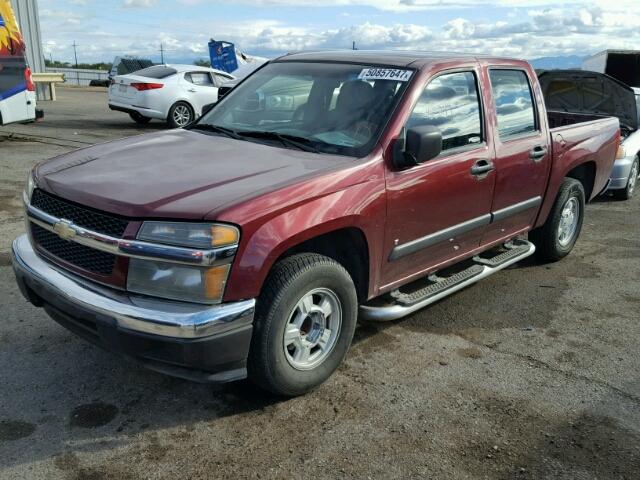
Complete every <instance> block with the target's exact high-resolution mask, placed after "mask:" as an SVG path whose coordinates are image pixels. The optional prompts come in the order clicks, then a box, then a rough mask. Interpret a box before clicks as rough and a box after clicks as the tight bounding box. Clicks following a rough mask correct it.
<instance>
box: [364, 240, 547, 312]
mask: <svg viewBox="0 0 640 480" xmlns="http://www.w3.org/2000/svg"><path fill="white" fill-rule="evenodd" d="M503 248H504V249H506V251H504V252H500V253H498V254H497V255H494V256H493V257H488V258H487V257H481V256H479V255H478V256H475V257H473V259H472V260H471V261H472V262H473V263H472V265H470V266H469V267H467V268H466V269H464V270H461V271H459V272H457V273H455V274H453V275H450V276H447V277H438V276H437V275H431V276H429V277H428V282H429V283H428V284H427V285H426V286H424V287H422V288H420V289H418V290H415V291H413V292H411V293H403V292H401V291H400V290H394V291H393V292H391V293H390V297H391V303H387V304H384V305H373V304H368V305H361V306H360V317H361V318H362V319H364V320H369V321H376V322H387V321H390V320H397V319H399V318H402V317H405V316H407V315H410V314H411V313H413V312H415V311H417V310H420V309H421V308H424V307H426V306H427V305H431V304H432V303H435V302H437V301H438V300H441V299H442V298H444V297H447V296H449V295H451V294H452V293H454V292H457V291H459V290H462V289H463V288H465V287H467V286H469V285H472V284H474V283H476V282H478V281H479V280H482V279H483V278H486V277H488V276H489V275H493V274H494V273H496V272H498V271H500V270H502V269H504V268H507V267H509V266H511V265H513V264H514V263H516V262H519V261H520V260H522V259H523V258H526V257H528V256H530V255H533V253H534V252H535V251H536V247H535V246H534V245H533V243H531V242H529V241H527V240H515V241H513V242H510V243H507V244H505V245H504V246H503Z"/></svg>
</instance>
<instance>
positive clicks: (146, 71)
mask: <svg viewBox="0 0 640 480" xmlns="http://www.w3.org/2000/svg"><path fill="white" fill-rule="evenodd" d="M176 73H178V71H177V70H176V69H175V68H171V67H166V66H164V65H154V66H153V67H148V68H143V69H142V70H138V71H137V72H133V75H138V76H139V77H147V78H167V77H170V76H171V75H175V74H176Z"/></svg>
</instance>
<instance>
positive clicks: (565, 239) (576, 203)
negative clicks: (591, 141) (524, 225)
mask: <svg viewBox="0 0 640 480" xmlns="http://www.w3.org/2000/svg"><path fill="white" fill-rule="evenodd" d="M584 206H585V194H584V187H583V186H582V183H580V182H579V181H578V180H576V179H575V178H565V179H564V181H563V182H562V185H561V186H560V190H559V191H558V196H557V197H556V201H555V203H554V204H553V208H552V209H551V212H549V217H547V221H546V222H545V223H544V225H543V226H542V227H540V228H536V229H535V230H532V231H531V232H530V233H529V239H530V240H531V241H532V242H533V243H534V244H535V246H536V255H537V256H538V258H540V259H542V260H545V261H549V262H556V261H558V260H560V259H562V258H564V257H566V256H567V255H569V252H571V250H572V249H573V246H574V245H575V244H576V240H578V236H579V235H580V230H581V229H582V221H583V219H584Z"/></svg>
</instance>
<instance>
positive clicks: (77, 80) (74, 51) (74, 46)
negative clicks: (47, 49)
mask: <svg viewBox="0 0 640 480" xmlns="http://www.w3.org/2000/svg"><path fill="white" fill-rule="evenodd" d="M77 46H78V45H77V44H76V41H75V40H74V41H73V56H74V58H75V59H76V82H77V83H78V86H80V72H78V52H77V51H76V47H77Z"/></svg>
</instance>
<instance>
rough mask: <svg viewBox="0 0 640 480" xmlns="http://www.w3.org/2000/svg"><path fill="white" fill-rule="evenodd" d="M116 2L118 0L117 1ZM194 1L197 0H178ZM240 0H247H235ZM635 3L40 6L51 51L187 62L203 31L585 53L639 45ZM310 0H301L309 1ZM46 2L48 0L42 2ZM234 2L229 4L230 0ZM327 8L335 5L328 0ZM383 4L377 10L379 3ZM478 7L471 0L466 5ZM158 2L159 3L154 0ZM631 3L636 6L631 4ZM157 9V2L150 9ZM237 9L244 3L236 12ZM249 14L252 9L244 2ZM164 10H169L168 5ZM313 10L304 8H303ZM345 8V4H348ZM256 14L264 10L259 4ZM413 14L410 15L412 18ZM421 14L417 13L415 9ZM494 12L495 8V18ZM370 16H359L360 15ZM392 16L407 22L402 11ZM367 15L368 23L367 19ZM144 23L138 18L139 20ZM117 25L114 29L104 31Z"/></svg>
mask: <svg viewBox="0 0 640 480" xmlns="http://www.w3.org/2000/svg"><path fill="white" fill-rule="evenodd" d="M119 1H120V0H119ZM154 1H156V0H124V2H125V4H126V3H128V4H129V6H130V7H134V6H137V7H144V6H149V5H150V4H151V3H152V2H154ZM181 1H182V2H183V3H190V4H193V3H196V2H199V1H200V0H181ZM239 1H240V2H241V3H242V2H247V3H248V0H239ZM637 1H638V0H633V3H629V1H628V0H617V1H616V3H613V2H609V4H608V5H607V4H606V2H604V1H600V0H594V1H585V2H582V4H581V5H578V6H576V5H575V4H571V5H569V6H565V5H563V3H562V2H553V4H554V5H553V6H550V5H551V3H552V2H547V1H545V0H537V1H536V0H533V1H525V0H516V1H515V2H506V1H504V2H503V1H502V0H496V1H493V2H482V1H481V0H480V3H482V4H487V5H489V4H491V5H494V6H495V5H496V4H506V3H508V4H509V5H510V6H514V5H516V6H517V5H526V8H515V7H514V8H513V9H511V10H509V15H505V16H503V17H502V19H501V20H500V21H488V20H482V19H479V18H472V17H470V16H469V15H468V14H466V11H465V9H464V8H463V7H464V6H466V5H470V4H471V3H472V2H470V1H469V2H467V1H466V0H454V2H450V1H447V0H443V1H442V2H440V1H431V0H389V1H386V2H382V1H378V0H338V2H337V3H339V4H341V5H346V4H368V5H371V6H377V7H379V8H380V9H382V8H391V7H393V6H394V5H395V6H398V5H400V4H402V5H404V7H407V8H414V9H415V8H422V9H424V8H427V7H429V6H430V8H432V7H434V6H435V5H445V4H446V5H449V6H452V5H453V6H456V9H455V10H454V13H453V14H451V15H450V16H449V17H448V18H451V20H449V21H447V22H445V23H442V24H440V25H436V26H434V27H432V28H427V27H426V26H425V25H422V24H421V22H420V21H418V20H416V21H414V22H411V21H409V22H406V21H405V22H395V23H394V22H393V20H394V14H392V13H383V14H378V15H376V16H374V15H371V14H370V12H367V15H351V16H349V17H346V19H345V17H342V18H343V20H341V23H342V24H344V23H345V22H348V21H350V22H353V24H352V25H348V26H344V27H327V26H324V27H320V26H314V24H313V19H312V18H311V17H310V19H309V22H308V23H305V24H290V23H288V22H286V21H282V20H280V21H278V20H274V19H273V18H253V19H250V20H249V19H248V20H245V21H241V22H237V21H236V22H231V21H227V22H223V21H221V20H218V19H214V20H206V19H198V20H192V21H189V20H186V19H180V20H175V19H174V18H173V17H172V16H170V15H169V14H168V13H167V17H166V22H163V23H162V24H157V23H155V24H153V23H151V24H150V25H149V24H148V22H151V21H150V20H146V19H143V20H142V21H141V23H138V22H137V19H135V18H134V19H131V21H128V22H127V21H125V20H129V19H128V18H127V17H123V19H122V21H121V22H120V21H115V20H114V21H113V22H111V23H109V24H108V25H107V24H105V23H104V21H102V23H101V20H100V15H102V13H100V12H96V16H95V18H93V17H92V16H91V14H89V13H85V14H84V15H86V16H84V17H83V16H82V15H83V14H82V12H85V11H86V10H85V9H82V10H79V11H77V12H76V11H74V12H66V11H61V10H56V9H53V8H50V9H44V10H41V21H42V27H43V32H44V38H45V40H47V41H51V42H53V43H52V44H51V46H50V48H49V51H51V50H53V52H54V56H55V55H59V56H60V57H61V58H64V57H65V56H66V58H67V59H68V58H70V52H71V51H70V50H69V47H68V45H71V43H72V42H73V41H74V40H77V41H78V43H79V44H81V47H80V48H79V49H78V54H79V56H80V55H81V54H82V55H85V54H86V56H87V57H89V56H92V57H93V58H95V59H97V60H109V59H110V58H113V57H114V56H115V55H121V54H127V53H128V54H136V55H144V56H147V57H151V58H153V59H154V60H157V59H158V57H159V53H158V49H159V46H160V43H162V44H163V48H164V49H166V50H167V53H166V54H165V57H166V58H167V59H169V61H171V59H172V58H173V59H176V58H177V59H185V58H193V57H201V56H203V57H204V56H207V55H208V53H207V41H208V40H209V38H210V35H214V36H215V38H217V39H224V40H228V41H232V42H234V43H236V45H237V46H238V47H239V48H240V49H242V50H244V51H246V52H247V53H253V54H256V55H267V56H274V55H277V54H281V53H285V52H288V51H294V50H303V49H329V48H339V49H348V48H351V44H352V42H353V41H355V42H356V45H357V46H358V48H360V49H402V50H404V49H418V50H440V51H462V52H476V53H489V54H495V55H508V56H516V57H521V58H537V57H541V56H548V55H559V54H576V55H587V54H590V53H593V52H595V51H598V50H601V49H604V48H638V45H640V29H638V28H637V25H640V9H638V8H637V5H638V4H637V3H636V2H637ZM292 2H293V0H256V2H252V3H253V4H255V3H260V4H263V5H265V4H269V5H284V4H290V3H292ZM315 2H317V0H314V2H312V1H311V0H299V1H298V4H299V5H300V6H305V5H307V6H311V4H314V6H317V4H316V3H315ZM44 3H46V2H44ZM236 3H237V2H234V4H236ZM333 4H334V5H335V4H336V2H333ZM385 4H386V5H387V7H384V5H385ZM473 4H474V5H477V4H478V2H473ZM158 5H160V3H158ZM631 6H635V7H636V8H629V7H631ZM158 8H163V7H161V6H158ZM243 10H244V9H243ZM246 11H247V12H248V15H251V13H254V14H255V11H254V12H252V11H251V10H250V9H246ZM167 12H168V11H167ZM309 12H310V13H311V10H310V11H309ZM352 13H353V11H352ZM261 14H264V11H261ZM416 16H417V15H416ZM421 16H422V17H424V14H422V15H421ZM494 16H495V15H494ZM361 18H364V19H369V20H368V21H366V20H364V21H359V19H361ZM397 18H403V19H405V18H406V16H398V17H397ZM374 19H375V20H374ZM142 22H144V23H142ZM112 27H116V28H112Z"/></svg>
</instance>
